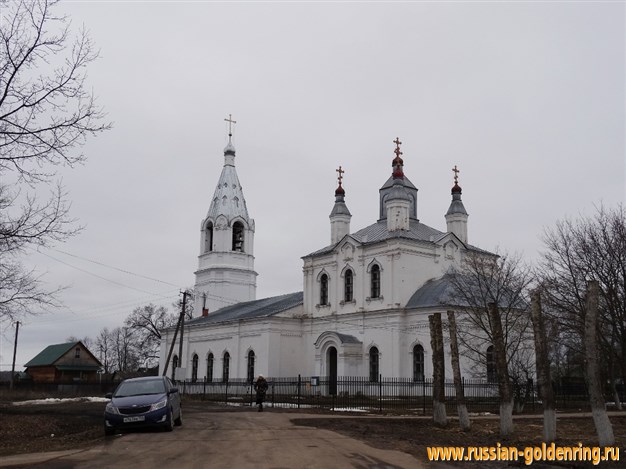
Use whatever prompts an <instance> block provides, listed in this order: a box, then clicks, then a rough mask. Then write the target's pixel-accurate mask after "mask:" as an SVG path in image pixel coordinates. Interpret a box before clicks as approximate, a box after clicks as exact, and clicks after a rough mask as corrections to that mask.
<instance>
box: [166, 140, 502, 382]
mask: <svg viewBox="0 0 626 469" xmlns="http://www.w3.org/2000/svg"><path fill="white" fill-rule="evenodd" d="M394 143H395V144H396V148H395V150H394V153H395V158H393V159H392V171H391V175H389V176H388V178H387V180H386V181H385V183H384V184H383V186H382V187H381V188H380V190H379V207H378V219H377V220H376V221H375V222H374V223H372V224H371V225H369V226H366V227H364V228H361V229H359V230H357V231H352V230H351V226H350V220H351V216H352V215H351V213H350V210H349V209H348V206H347V204H346V201H345V190H344V188H343V184H342V173H343V171H342V170H341V167H340V168H339V170H338V173H339V178H338V187H337V189H336V191H335V201H334V204H333V206H332V210H331V213H330V244H328V245H326V246H325V247H323V248H321V249H319V250H317V251H315V252H312V253H310V254H307V255H305V256H303V258H302V259H303V291H301V292H295V293H288V294H285V295H281V296H277V297H272V298H263V299H256V276H257V273H256V272H255V271H254V255H253V243H254V220H252V219H251V218H250V217H249V214H248V211H247V207H246V203H245V199H244V196H243V191H242V189H241V184H240V183H239V179H238V177H237V174H236V170H235V148H234V146H233V145H232V142H231V141H230V140H229V143H228V145H227V147H226V148H225V150H224V168H223V170H222V173H221V175H220V178H219V180H218V183H217V187H216V189H215V194H214V197H213V199H212V201H211V204H210V207H209V210H208V213H207V216H206V217H205V218H204V219H203V220H202V222H201V225H200V254H199V258H198V259H199V264H198V270H197V271H196V273H195V274H196V284H195V303H194V306H195V309H194V318H193V319H191V320H189V321H187V322H186V323H185V326H184V340H183V347H182V354H181V356H180V357H179V356H178V353H175V354H174V355H173V359H172V364H171V365H170V366H169V368H168V369H169V370H172V369H173V368H172V365H173V367H174V368H180V370H179V372H177V373H179V374H178V375H177V376H176V377H177V378H178V379H191V380H198V381H202V380H205V379H206V380H208V381H225V380H228V379H230V378H248V379H251V378H252V377H254V376H256V375H258V374H259V373H262V374H264V375H265V376H270V377H293V376H297V375H299V374H300V375H302V376H335V377H336V376H369V377H370V379H372V380H376V379H377V378H378V377H379V376H380V375H383V376H389V377H402V378H412V379H414V380H420V379H422V378H424V377H430V376H431V375H432V363H431V358H432V355H431V347H430V332H429V328H428V316H429V315H430V314H433V313H443V314H445V313H446V311H448V310H450V309H454V308H455V306H456V305H455V299H454V295H453V293H452V291H453V287H452V283H451V281H450V279H449V276H448V273H449V272H450V270H451V269H453V268H459V267H460V266H461V265H462V262H463V258H464V256H465V255H467V253H468V252H476V253H480V254H484V255H485V256H494V255H493V254H491V253H488V252H486V251H482V250H480V249H479V248H476V247H474V246H472V245H470V244H468V230H467V222H468V214H467V211H466V210H465V207H464V205H463V202H462V200H461V193H462V192H461V187H460V186H459V185H458V178H457V174H456V171H457V170H456V166H455V168H454V171H455V178H454V186H453V188H452V191H451V195H452V200H451V203H450V207H449V209H448V212H447V213H446V214H445V220H446V230H445V231H439V230H437V229H435V228H431V227H430V226H428V225H425V224H424V223H422V222H421V221H420V220H419V219H418V203H417V192H418V189H417V188H416V187H415V186H414V185H413V183H412V182H411V181H410V180H409V178H408V177H407V176H406V175H405V173H404V161H403V159H402V152H401V150H400V145H401V142H400V141H399V140H398V139H396V140H395V141H394ZM162 337H163V339H162V343H161V358H160V371H161V372H162V371H163V369H164V367H165V361H166V357H167V352H168V350H169V349H170V346H171V343H172V340H173V338H174V328H170V329H168V330H165V331H163V334H162ZM174 350H176V351H178V345H177V346H176V347H175V348H174ZM446 353H448V351H447V350H446ZM463 365H464V364H463V362H462V366H463ZM446 368H447V370H446V374H447V375H448V376H451V373H449V369H450V364H449V357H447V367H446ZM169 373H171V371H170V372H169Z"/></svg>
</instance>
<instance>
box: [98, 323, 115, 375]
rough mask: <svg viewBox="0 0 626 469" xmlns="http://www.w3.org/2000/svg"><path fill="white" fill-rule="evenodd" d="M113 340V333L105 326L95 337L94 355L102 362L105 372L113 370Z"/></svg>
mask: <svg viewBox="0 0 626 469" xmlns="http://www.w3.org/2000/svg"><path fill="white" fill-rule="evenodd" d="M113 342H114V337H113V334H112V333H111V331H109V329H108V328H106V327H105V328H104V329H102V330H101V331H100V333H99V334H98V337H96V356H97V357H98V360H100V363H102V366H103V367H104V372H105V373H111V372H113V371H114V361H115V348H114V344H113Z"/></svg>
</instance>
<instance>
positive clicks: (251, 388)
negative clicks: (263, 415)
mask: <svg viewBox="0 0 626 469" xmlns="http://www.w3.org/2000/svg"><path fill="white" fill-rule="evenodd" d="M252 391H254V385H253V384H252V381H250V407H252Z"/></svg>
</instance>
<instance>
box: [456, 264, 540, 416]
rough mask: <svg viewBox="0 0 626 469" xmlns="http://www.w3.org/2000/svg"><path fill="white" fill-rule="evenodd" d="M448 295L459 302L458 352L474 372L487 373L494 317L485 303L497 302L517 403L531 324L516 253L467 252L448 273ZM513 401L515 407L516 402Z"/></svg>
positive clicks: (527, 365) (525, 274)
mask: <svg viewBox="0 0 626 469" xmlns="http://www.w3.org/2000/svg"><path fill="white" fill-rule="evenodd" d="M451 278H452V283H453V286H454V295H455V296H456V300H457V302H458V303H459V304H461V305H464V308H463V314H459V317H458V323H459V330H458V339H459V345H460V348H461V354H462V355H464V356H465V357H466V358H467V359H468V360H469V361H470V364H471V369H472V370H473V373H474V375H476V376H484V377H487V379H494V378H495V377H496V376H495V375H493V376H488V373H487V368H488V351H489V350H493V348H491V347H492V346H494V345H495V343H494V335H495V334H494V333H495V331H494V326H495V325H494V323H493V319H492V317H491V316H490V315H489V314H488V311H489V305H490V304H491V303H493V304H495V305H497V309H498V313H499V319H500V322H501V324H502V336H503V340H504V350H505V353H506V362H507V370H508V374H509V377H510V379H511V380H512V382H513V385H514V392H515V397H516V401H517V403H518V405H519V407H521V406H522V405H523V402H524V401H525V399H526V397H527V395H529V394H530V389H529V388H528V383H529V379H532V377H533V376H534V373H533V370H534V351H533V346H532V325H531V319H530V313H529V311H528V301H527V290H528V287H529V285H530V283H531V280H532V276H531V272H530V269H529V268H528V267H527V266H525V265H524V264H523V263H522V260H521V258H520V257H519V256H518V255H507V254H504V255H502V256H494V255H486V254H483V253H468V254H467V255H466V258H465V261H464V265H463V267H462V269H461V270H458V271H455V272H453V273H452V277H451ZM519 407H518V408H519Z"/></svg>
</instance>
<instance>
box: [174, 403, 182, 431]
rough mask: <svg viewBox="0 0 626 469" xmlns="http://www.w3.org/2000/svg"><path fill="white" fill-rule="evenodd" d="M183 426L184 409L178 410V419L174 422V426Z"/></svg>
mask: <svg viewBox="0 0 626 469" xmlns="http://www.w3.org/2000/svg"><path fill="white" fill-rule="evenodd" d="M182 424H183V408H182V407H181V408H180V409H178V418H177V419H176V420H174V425H176V426H177V427H180V426H181V425H182Z"/></svg>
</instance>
